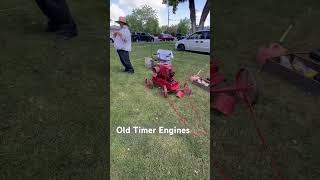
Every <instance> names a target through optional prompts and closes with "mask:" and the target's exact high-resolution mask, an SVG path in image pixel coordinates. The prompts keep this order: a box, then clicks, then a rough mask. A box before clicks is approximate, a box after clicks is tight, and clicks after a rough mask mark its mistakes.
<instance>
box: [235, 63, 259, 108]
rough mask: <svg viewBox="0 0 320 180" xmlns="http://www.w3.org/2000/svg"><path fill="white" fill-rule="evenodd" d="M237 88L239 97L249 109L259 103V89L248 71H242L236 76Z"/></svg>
mask: <svg viewBox="0 0 320 180" xmlns="http://www.w3.org/2000/svg"><path fill="white" fill-rule="evenodd" d="M236 88H237V89H238V90H237V94H238V96H239V97H240V98H241V100H242V101H244V102H245V103H246V104H247V105H248V106H249V107H251V106H253V105H254V104H256V103H257V101H258V97H259V89H258V84H257V82H256V80H255V79H254V78H253V76H252V74H250V72H249V71H248V70H247V69H244V68H243V69H240V70H239V71H238V73H237V76H236Z"/></svg>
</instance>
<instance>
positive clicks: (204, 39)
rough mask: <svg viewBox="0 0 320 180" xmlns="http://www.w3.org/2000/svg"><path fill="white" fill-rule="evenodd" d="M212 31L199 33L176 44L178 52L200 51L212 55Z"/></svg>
mask: <svg viewBox="0 0 320 180" xmlns="http://www.w3.org/2000/svg"><path fill="white" fill-rule="evenodd" d="M210 36H211V35H210V31H209V30H203V31H198V32H195V33H193V34H191V35H190V36H188V37H187V38H184V39H181V40H179V41H178V42H177V43H176V49H177V50H178V51H184V50H188V51H198V52H206V53H210Z"/></svg>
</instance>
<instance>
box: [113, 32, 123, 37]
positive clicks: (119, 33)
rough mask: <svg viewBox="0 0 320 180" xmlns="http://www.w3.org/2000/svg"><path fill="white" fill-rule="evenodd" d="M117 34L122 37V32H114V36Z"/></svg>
mask: <svg viewBox="0 0 320 180" xmlns="http://www.w3.org/2000/svg"><path fill="white" fill-rule="evenodd" d="M117 36H119V37H120V38H122V34H121V32H119V31H117V32H115V33H113V37H117Z"/></svg>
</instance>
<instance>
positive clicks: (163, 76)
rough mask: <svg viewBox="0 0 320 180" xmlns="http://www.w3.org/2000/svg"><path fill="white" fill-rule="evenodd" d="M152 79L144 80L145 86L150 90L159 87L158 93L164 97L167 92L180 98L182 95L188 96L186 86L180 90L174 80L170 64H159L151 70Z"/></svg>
mask: <svg viewBox="0 0 320 180" xmlns="http://www.w3.org/2000/svg"><path fill="white" fill-rule="evenodd" d="M152 71H153V75H152V79H151V80H148V79H145V86H146V87H148V88H152V87H153V85H157V86H160V87H161V90H160V93H161V94H162V95H164V96H165V97H167V96H168V93H169V92H176V96H177V97H179V98H182V97H183V96H184V95H190V93H191V91H190V89H189V87H188V86H187V84H185V85H184V87H183V88H180V87H179V86H180V84H179V81H177V80H176V79H174V78H173V77H174V74H175V73H174V71H173V68H172V65H171V64H162V63H159V64H157V65H155V66H154V67H153V68H152Z"/></svg>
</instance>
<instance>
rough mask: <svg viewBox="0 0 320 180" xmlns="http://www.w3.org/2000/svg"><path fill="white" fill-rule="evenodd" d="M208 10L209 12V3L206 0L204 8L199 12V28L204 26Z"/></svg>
mask: <svg viewBox="0 0 320 180" xmlns="http://www.w3.org/2000/svg"><path fill="white" fill-rule="evenodd" d="M209 12H210V4H209V0H207V2H206V4H205V5H204V8H203V10H202V14H201V18H200V22H199V29H203V28H204V22H205V21H206V19H207V17H208V14H209Z"/></svg>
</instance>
